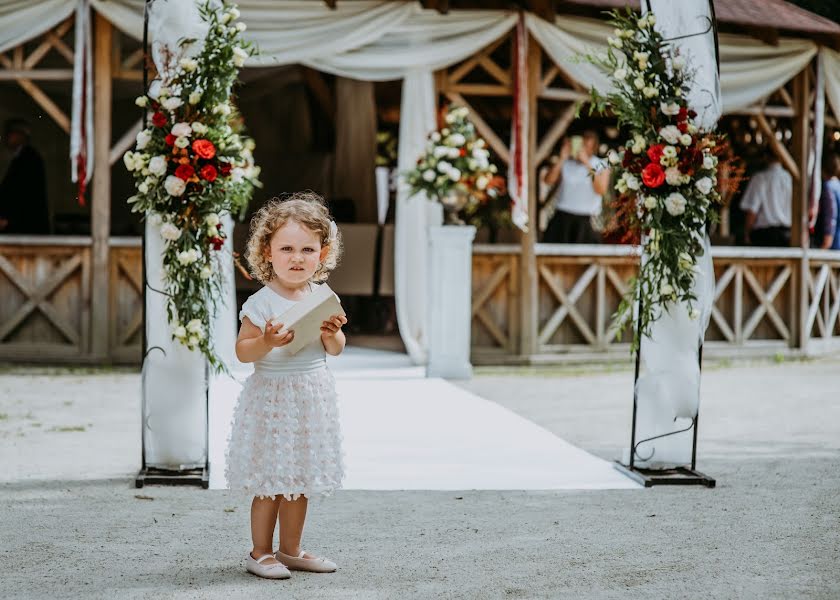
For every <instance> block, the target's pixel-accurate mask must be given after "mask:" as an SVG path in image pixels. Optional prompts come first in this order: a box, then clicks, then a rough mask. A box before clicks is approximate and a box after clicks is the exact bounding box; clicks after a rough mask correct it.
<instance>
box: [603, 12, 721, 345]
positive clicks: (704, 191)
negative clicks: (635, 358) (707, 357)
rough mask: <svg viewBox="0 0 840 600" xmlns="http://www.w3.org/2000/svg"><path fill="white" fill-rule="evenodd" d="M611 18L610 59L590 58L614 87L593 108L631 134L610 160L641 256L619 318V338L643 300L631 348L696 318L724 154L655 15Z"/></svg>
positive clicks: (621, 209) (620, 209) (619, 205)
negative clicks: (691, 99)
mask: <svg viewBox="0 0 840 600" xmlns="http://www.w3.org/2000/svg"><path fill="white" fill-rule="evenodd" d="M610 16H611V20H610V23H611V25H612V26H613V27H614V28H615V29H614V37H610V38H609V39H608V44H609V46H608V50H607V53H606V55H605V56H588V57H587V59H588V60H589V61H590V62H592V63H593V64H595V65H596V66H598V67H600V68H601V69H602V70H604V71H605V72H606V73H607V74H608V76H609V79H610V81H611V83H612V86H613V89H612V90H611V91H610V92H609V93H607V94H606V95H602V94H599V93H598V92H597V91H596V90H594V89H593V90H592V91H591V97H592V102H591V105H590V107H591V110H592V111H593V112H596V111H597V112H602V113H603V112H604V111H605V110H607V109H609V110H610V111H612V113H613V114H614V115H615V116H616V118H617V119H618V125H619V127H620V128H621V130H622V132H623V133H625V134H626V143H625V144H624V146H623V148H622V150H621V151H620V152H615V151H612V152H610V154H609V161H610V163H611V164H612V165H613V169H615V170H616V173H615V175H616V185H615V191H616V200H615V210H616V216H617V218H618V219H619V220H620V221H621V225H622V226H623V227H624V228H625V229H626V230H627V231H629V232H631V234H633V238H634V239H637V240H640V241H641V245H642V247H643V250H644V257H643V260H642V264H641V267H640V271H639V274H638V276H637V277H636V278H635V279H634V280H633V281H632V282H631V285H630V287H629V289H628V291H627V294H626V295H625V297H624V299H623V301H622V302H621V304H620V306H619V308H618V311H617V313H616V322H617V323H618V324H619V330H620V329H623V327H624V326H626V325H627V324H628V323H630V322H631V321H632V316H633V312H634V307H635V306H636V305H637V303H638V302H639V299H640V298H641V303H640V305H641V311H640V313H639V315H638V317H637V318H638V330H637V331H636V332H634V337H633V344H632V347H633V349H634V350H635V349H636V348H638V344H639V337H640V336H644V335H647V336H649V335H650V327H651V324H652V323H653V322H654V321H655V320H656V319H657V318H658V317H659V316H660V315H661V314H662V310H663V309H664V310H677V309H678V310H683V305H684V306H686V307H687V310H688V311H689V315H690V317H691V318H692V319H697V318H699V316H700V310H699V309H698V308H697V307H696V306H695V305H694V304H695V302H696V300H697V298H696V297H695V295H694V294H693V292H692V284H693V283H694V279H695V276H696V270H697V266H696V265H697V257H698V256H702V254H703V252H704V243H703V240H704V236H705V233H706V227H707V224H709V223H713V222H717V220H718V218H719V210H720V205H721V197H720V194H719V192H718V189H717V169H718V155H719V154H721V153H722V152H723V151H724V149H725V142H724V140H723V138H722V136H720V135H718V134H716V133H715V132H714V131H704V130H701V129H700V128H699V127H698V126H697V125H696V124H695V118H696V117H697V114H696V113H695V112H694V111H693V110H691V109H690V108H689V107H688V104H687V101H686V95H687V93H688V91H689V89H690V84H691V82H692V77H693V72H692V70H691V68H690V65H687V64H686V61H685V59H684V57H682V56H680V55H679V54H677V53H676V52H675V51H674V50H673V48H672V46H671V45H670V44H668V43H667V42H666V41H665V40H664V39H663V37H662V35H661V34H660V33H659V32H658V31H657V30H656V29H655V27H654V25H655V24H656V18H655V16H654V15H653V14H652V13H650V14H648V15H646V16H644V17H641V18H638V17H637V16H636V15H634V14H633V13H632V12H631V11H630V10H629V9H628V10H627V11H626V12H625V11H613V12H611V13H610Z"/></svg>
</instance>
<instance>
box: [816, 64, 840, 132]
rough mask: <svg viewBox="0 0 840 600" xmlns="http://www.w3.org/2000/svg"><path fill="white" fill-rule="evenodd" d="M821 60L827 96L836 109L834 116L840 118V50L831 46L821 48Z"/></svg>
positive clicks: (832, 107)
mask: <svg viewBox="0 0 840 600" xmlns="http://www.w3.org/2000/svg"><path fill="white" fill-rule="evenodd" d="M820 61H821V62H822V68H823V79H824V80H825V98H826V100H828V103H829V104H830V105H831V110H832V111H834V116H835V117H836V118H838V119H840V52H837V51H836V50H832V49H831V48H825V47H823V48H820Z"/></svg>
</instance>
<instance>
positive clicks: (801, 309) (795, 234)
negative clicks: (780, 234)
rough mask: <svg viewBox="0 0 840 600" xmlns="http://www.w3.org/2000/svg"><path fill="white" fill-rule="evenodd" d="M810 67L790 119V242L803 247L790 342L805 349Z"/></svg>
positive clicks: (797, 87) (800, 78) (798, 83)
mask: <svg viewBox="0 0 840 600" xmlns="http://www.w3.org/2000/svg"><path fill="white" fill-rule="evenodd" d="M809 74H810V69H809V67H807V66H806V67H805V68H804V69H803V70H802V72H801V73H799V75H797V76H796V79H794V82H793V103H794V104H793V105H794V109H795V111H796V114H795V116H794V122H793V147H794V159H795V160H796V163H797V167H798V169H799V175H800V176H799V178H795V179H794V182H793V198H792V203H791V229H790V234H791V235H790V237H791V245H792V246H793V247H795V248H801V249H802V258H801V259H800V261H799V269H798V273H797V277H798V279H797V282H798V284H799V285H798V293H797V294H796V302H794V306H795V309H794V310H795V311H796V314H795V315H793V316H794V318H793V319H791V327H792V330H791V336H790V338H791V346H792V347H794V348H796V347H798V348H800V349H801V350H802V351H803V352H807V349H808V337H809V332H808V331H807V326H806V323H807V319H808V278H809V275H810V272H809V269H810V266H809V264H808V246H809V244H810V239H809V235H808V207H809V204H810V193H809V192H810V189H809V179H808V153H809V150H810V137H811V132H810V118H809V117H810V106H809V104H810V102H809V100H810V97H811V94H810V77H809Z"/></svg>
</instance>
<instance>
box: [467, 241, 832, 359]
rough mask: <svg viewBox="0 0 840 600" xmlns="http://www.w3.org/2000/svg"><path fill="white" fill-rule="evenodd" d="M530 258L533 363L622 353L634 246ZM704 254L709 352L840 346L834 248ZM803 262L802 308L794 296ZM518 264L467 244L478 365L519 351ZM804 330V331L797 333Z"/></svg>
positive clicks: (504, 251) (550, 251)
mask: <svg viewBox="0 0 840 600" xmlns="http://www.w3.org/2000/svg"><path fill="white" fill-rule="evenodd" d="M536 255H537V272H538V323H537V353H538V355H539V359H540V360H546V359H550V358H551V357H552V356H554V357H556V358H562V357H569V356H583V355H586V356H590V355H598V354H601V355H611V354H613V353H624V354H626V353H627V351H628V341H629V337H628V334H627V333H626V332H625V333H623V334H621V335H616V323H615V322H614V319H613V315H614V313H615V311H616V309H617V308H618V305H619V302H620V300H621V297H622V296H623V294H624V292H625V290H626V289H627V285H628V281H629V280H630V278H631V277H632V276H633V275H634V274H635V273H636V272H637V265H638V261H639V257H638V251H637V250H635V249H634V248H632V247H629V246H605V245H604V246H602V245H592V246H590V245H562V246H561V245H553V244H540V245H537V247H536ZM712 256H713V258H714V265H715V279H716V285H715V302H714V307H713V313H712V319H711V323H710V325H709V329H708V331H707V332H706V346H707V349H708V350H709V351H710V352H711V353H712V354H726V353H728V352H731V351H738V352H741V353H743V352H745V351H746V352H747V353H754V354H768V353H769V354H772V353H775V352H780V351H782V352H794V353H801V354H814V353H821V352H826V351H831V350H837V349H840V252H813V251H812V252H809V253H808V260H807V261H805V260H803V251H802V250H799V249H786V248H785V249H775V248H732V247H716V248H713V250H712ZM805 263H807V264H808V265H809V266H808V274H807V277H808V279H807V281H808V289H809V296H808V301H807V305H806V303H805V302H802V301H801V299H800V292H799V290H800V288H799V281H800V280H799V276H800V271H801V269H802V265H803V264H805ZM518 265H519V247H518V246H493V245H477V246H475V248H474V252H473V306H472V309H473V311H472V312H473V336H472V341H473V359H474V360H475V361H476V362H477V363H491V362H494V361H496V360H498V359H499V357H500V356H505V355H506V356H512V355H516V354H520V349H519V340H518V339H517V337H516V336H517V332H518V331H519V329H520V323H519V319H520V307H519V294H518V289H519V285H520V278H519V273H518ZM803 310H804V311H806V312H805V313H804V314H803V312H802V311H803ZM803 323H804V325H803ZM803 326H804V328H805V331H806V332H807V335H805V336H800V335H799V331H800V327H803ZM801 337H804V341H805V343H804V344H802V343H801V341H800V338H801ZM532 358H534V357H532Z"/></svg>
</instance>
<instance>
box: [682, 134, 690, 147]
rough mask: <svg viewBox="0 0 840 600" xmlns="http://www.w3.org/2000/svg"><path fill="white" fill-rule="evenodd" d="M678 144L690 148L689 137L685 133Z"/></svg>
mask: <svg viewBox="0 0 840 600" xmlns="http://www.w3.org/2000/svg"><path fill="white" fill-rule="evenodd" d="M680 144H682V145H683V146H690V145H691V136H690V135H688V134H687V133H684V134H682V135H681V136H680Z"/></svg>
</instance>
